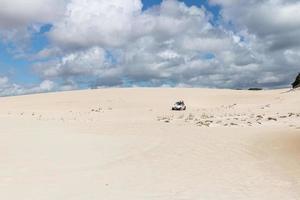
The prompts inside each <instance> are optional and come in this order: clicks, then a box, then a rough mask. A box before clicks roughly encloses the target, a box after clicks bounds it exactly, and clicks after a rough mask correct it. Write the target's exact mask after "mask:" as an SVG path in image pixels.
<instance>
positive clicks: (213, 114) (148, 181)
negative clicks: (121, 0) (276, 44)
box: [0, 89, 300, 200]
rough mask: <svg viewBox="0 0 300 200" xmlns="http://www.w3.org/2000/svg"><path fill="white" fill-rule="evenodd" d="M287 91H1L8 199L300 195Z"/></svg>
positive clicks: (0, 194) (293, 111)
mask: <svg viewBox="0 0 300 200" xmlns="http://www.w3.org/2000/svg"><path fill="white" fill-rule="evenodd" d="M284 91H287V89H286V90H273V91H233V90H208V89H104V90H88V91H76V92H64V93H53V94H40V95H30V96H21V97H7V98H0V120H1V123H0V130H1V131H0V199H3V200H79V199H80V200H144V199H145V200H192V199H193V200H202V199H203V200H210V199H214V200H222V199H227V200H233V199H272V200H273V199H278V200H279V199H280V200H282V199H287V200H290V199H300V103H299V102H300V91H296V92H288V93H284ZM180 99H184V100H185V102H186V104H187V107H188V109H187V111H185V112H172V111H170V106H171V105H172V104H173V103H174V102H175V101H176V100H180Z"/></svg>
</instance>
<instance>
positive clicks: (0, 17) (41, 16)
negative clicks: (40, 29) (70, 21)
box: [0, 0, 66, 29]
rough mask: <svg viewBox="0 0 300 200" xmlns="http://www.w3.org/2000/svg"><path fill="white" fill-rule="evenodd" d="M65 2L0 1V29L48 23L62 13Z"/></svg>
mask: <svg viewBox="0 0 300 200" xmlns="http://www.w3.org/2000/svg"><path fill="white" fill-rule="evenodd" d="M65 3H66V1H65V0H29V1H23V0H0V4H1V6H0V28H6V29H14V28H18V27H24V26H25V27H27V26H28V24H30V23H33V22H34V23H50V22H52V21H53V20H54V19H56V18H57V17H59V16H60V15H61V14H62V13H63V11H64V5H65Z"/></svg>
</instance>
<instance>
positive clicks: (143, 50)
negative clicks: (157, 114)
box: [34, 0, 256, 87]
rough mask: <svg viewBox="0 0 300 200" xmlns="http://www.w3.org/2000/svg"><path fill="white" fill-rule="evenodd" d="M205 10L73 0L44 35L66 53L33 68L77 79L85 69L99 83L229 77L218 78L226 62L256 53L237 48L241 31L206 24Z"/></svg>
mask: <svg viewBox="0 0 300 200" xmlns="http://www.w3.org/2000/svg"><path fill="white" fill-rule="evenodd" d="M87 2H88V3H87ZM108 8H110V9H108ZM207 12H208V11H207V10H206V9H205V8H203V7H202V8H198V7H195V6H193V7H187V6H186V5H185V4H184V3H180V2H178V1H176V0H166V1H163V3H162V4H161V5H160V6H157V7H154V8H152V9H149V10H147V11H145V12H142V5H141V2H140V1H137V0H127V1H120V0H115V1H95V0H88V1H77V0H74V1H72V2H71V3H70V4H69V5H68V9H67V11H66V14H65V17H64V18H62V19H60V20H58V21H57V23H54V28H53V31H52V32H51V33H50V34H49V35H50V38H51V39H52V41H53V43H54V44H55V45H57V46H59V47H60V48H61V49H64V51H65V52H68V53H66V54H65V55H63V56H62V57H61V58H60V59H55V60H50V61H47V62H42V63H38V64H36V65H35V67H34V69H35V71H36V72H37V73H38V74H39V75H40V76H42V77H44V78H49V77H50V78H58V77H60V78H63V79H68V80H70V79H71V80H78V79H79V80H80V81H82V78H81V79H80V77H86V76H89V77H90V78H89V79H88V80H89V81H94V82H93V83H92V84H96V85H100V86H102V85H108V86H113V85H115V86H118V85H121V86H122V85H126V84H127V83H128V82H131V83H133V84H137V85H138V84H139V83H140V84H145V83H146V85H147V84H148V85H150V86H151V85H152V86H160V85H165V84H171V85H179V84H189V85H195V86H213V87H214V86H218V83H217V82H215V83H214V82H212V81H210V82H211V84H208V83H207V81H208V80H209V78H207V77H210V79H213V78H214V77H217V79H218V80H219V82H220V81H222V80H224V79H227V77H226V78H223V79H222V78H220V77H221V74H222V73H224V72H225V73H226V68H228V71H231V72H230V73H229V74H232V73H233V72H232V71H233V70H231V67H232V66H230V65H229V64H232V65H233V67H235V65H247V64H249V63H250V62H251V61H253V62H256V60H255V58H254V55H252V54H251V52H250V53H249V51H250V50H249V49H248V47H246V46H245V47H242V43H241V42H240V39H239V36H237V35H235V34H234V33H233V32H231V31H228V30H225V29H223V28H221V27H214V26H212V24H211V23H210V22H209V21H210V15H209V14H208V13H207ZM75 17H76V18H75ZM76 19H78V20H76ZM66 32H68V33H71V34H65V33H66ZM224 52H228V53H227V55H229V54H230V52H237V53H239V54H241V55H243V58H239V57H237V56H235V57H234V53H231V54H230V56H231V58H230V59H229V58H228V57H227V56H224V55H225V53H224ZM249 56H250V57H249ZM251 56H252V57H251ZM248 57H249V58H248ZM229 61H231V62H233V63H229ZM213 75H215V76H213ZM217 75H219V76H217ZM232 85H233V82H230V83H229V82H228V83H226V84H225V83H224V84H223V85H222V87H231V86H232Z"/></svg>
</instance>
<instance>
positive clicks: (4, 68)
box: [0, 0, 220, 85]
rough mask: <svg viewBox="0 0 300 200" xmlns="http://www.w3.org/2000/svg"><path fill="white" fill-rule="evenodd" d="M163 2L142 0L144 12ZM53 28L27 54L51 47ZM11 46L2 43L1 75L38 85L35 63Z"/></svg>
mask: <svg viewBox="0 0 300 200" xmlns="http://www.w3.org/2000/svg"><path fill="white" fill-rule="evenodd" d="M161 2H162V0H142V3H143V10H147V9H149V8H151V7H152V6H157V5H160V4H161ZM181 2H184V3H185V4H186V5H187V6H197V7H201V6H204V7H205V8H206V9H207V10H208V11H210V12H211V13H212V14H213V15H214V16H215V18H214V19H215V20H217V19H218V16H219V11H220V8H219V7H218V6H211V5H209V3H208V1H206V0H204V1H202V0H181ZM51 28H52V25H51V24H44V25H42V26H41V28H40V30H39V31H36V32H34V33H33V34H32V35H31V39H30V43H31V44H30V46H29V49H28V50H27V52H30V53H31V54H35V53H38V52H39V51H41V50H43V49H44V48H45V47H47V45H49V42H48V38H47V35H46V34H47V32H49V31H50V30H51ZM9 46H10V45H9V44H5V43H3V42H2V43H0V65H1V68H0V75H3V76H10V77H11V79H12V80H13V81H15V82H16V83H20V84H28V85H30V84H36V83H37V82H38V81H40V79H39V78H38V77H37V76H35V75H34V73H32V69H31V65H32V64H33V63H34V62H32V61H30V59H26V58H18V57H16V56H15V55H14V54H13V53H11V52H10V51H9V50H8V48H9Z"/></svg>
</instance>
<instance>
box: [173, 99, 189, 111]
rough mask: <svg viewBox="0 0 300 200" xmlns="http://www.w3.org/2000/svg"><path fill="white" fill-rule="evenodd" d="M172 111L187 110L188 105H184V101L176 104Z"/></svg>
mask: <svg viewBox="0 0 300 200" xmlns="http://www.w3.org/2000/svg"><path fill="white" fill-rule="evenodd" d="M172 110H186V105H185V104H184V101H178V102H176V103H175V104H174V106H173V107H172Z"/></svg>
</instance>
